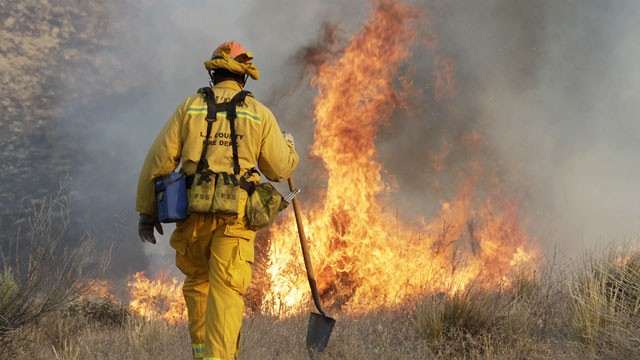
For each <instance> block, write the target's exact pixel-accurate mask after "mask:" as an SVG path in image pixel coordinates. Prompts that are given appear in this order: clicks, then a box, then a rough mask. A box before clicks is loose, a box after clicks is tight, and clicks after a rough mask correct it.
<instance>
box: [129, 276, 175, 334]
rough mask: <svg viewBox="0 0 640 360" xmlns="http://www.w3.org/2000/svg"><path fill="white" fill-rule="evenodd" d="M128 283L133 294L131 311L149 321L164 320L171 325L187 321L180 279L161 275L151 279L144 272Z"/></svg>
mask: <svg viewBox="0 0 640 360" xmlns="http://www.w3.org/2000/svg"><path fill="white" fill-rule="evenodd" d="M133 277H134V280H133V281H130V282H129V283H128V285H129V288H130V292H131V302H130V303H129V309H130V310H131V312H132V313H134V314H136V315H138V316H140V317H142V318H144V319H147V320H157V319H163V320H165V321H166V322H167V323H169V324H175V323H177V322H181V321H185V320H186V319H187V307H186V306H185V303H184V298H183V296H182V289H181V286H182V284H180V283H179V282H178V279H176V278H171V277H169V276H167V275H165V274H159V275H158V276H155V277H154V279H149V278H147V277H146V276H145V275H144V272H137V273H136V274H135V275H134V276H133Z"/></svg>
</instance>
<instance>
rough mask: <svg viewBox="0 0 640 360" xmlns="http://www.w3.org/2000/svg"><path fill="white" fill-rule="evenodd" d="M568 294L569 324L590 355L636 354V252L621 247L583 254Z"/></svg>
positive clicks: (639, 285)
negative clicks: (571, 320) (570, 302)
mask: <svg viewBox="0 0 640 360" xmlns="http://www.w3.org/2000/svg"><path fill="white" fill-rule="evenodd" d="M580 269H581V271H579V272H576V274H575V276H574V279H573V281H572V282H571V286H570V291H571V299H572V309H573V325H574V329H575V333H576V335H577V336H578V338H579V339H580V340H581V341H582V342H583V343H584V344H585V346H587V347H588V348H589V349H590V351H591V352H592V354H593V356H595V357H600V358H609V357H610V356H612V355H615V356H620V358H633V357H634V356H635V357H636V358H637V357H638V356H639V355H638V354H640V250H639V249H638V248H637V246H632V245H625V246H622V247H620V248H610V249H608V250H607V251H605V252H603V253H602V254H599V255H593V254H592V255H586V256H585V257H584V261H583V265H582V266H581V267H580Z"/></svg>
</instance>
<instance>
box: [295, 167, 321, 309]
mask: <svg viewBox="0 0 640 360" xmlns="http://www.w3.org/2000/svg"><path fill="white" fill-rule="evenodd" d="M288 182H289V189H290V191H293V190H294V189H295V188H296V187H295V184H294V183H293V177H290V178H289V180H288ZM292 204H293V212H294V214H295V215H296V225H297V226H298V235H299V236H300V246H301V247H302V257H303V258H304V267H305V269H306V270H307V279H308V280H309V287H311V294H312V295H313V302H314V304H315V305H316V308H317V309H318V311H319V312H320V314H322V315H323V316H327V314H326V313H325V312H324V309H323V308H322V304H320V295H319V294H318V287H317V286H316V278H315V275H314V273H313V265H312V264H311V256H310V255H309V246H308V245H307V236H306V235H305V234H304V226H303V224H302V215H301V214H300V206H299V205H298V198H297V197H294V198H293V200H292Z"/></svg>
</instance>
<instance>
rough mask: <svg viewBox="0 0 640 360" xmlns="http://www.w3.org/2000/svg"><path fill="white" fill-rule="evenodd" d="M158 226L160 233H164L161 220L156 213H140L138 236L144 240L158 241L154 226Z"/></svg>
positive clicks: (153, 242)
mask: <svg viewBox="0 0 640 360" xmlns="http://www.w3.org/2000/svg"><path fill="white" fill-rule="evenodd" d="M154 227H155V228H156V230H158V232H159V233H160V235H163V234H164V232H163V231H162V224H160V220H158V217H157V216H155V215H149V214H142V213H141V214H140V219H139V220H138V236H139V237H140V240H142V242H150V243H152V244H155V243H156V237H155V236H154V235H153V228H154Z"/></svg>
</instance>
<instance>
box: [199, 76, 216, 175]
mask: <svg viewBox="0 0 640 360" xmlns="http://www.w3.org/2000/svg"><path fill="white" fill-rule="evenodd" d="M198 92H199V93H201V94H203V95H204V99H205V101H206V102H207V118H206V121H207V135H206V136H205V138H204V144H203V146H202V153H201V154H200V161H199V162H198V167H197V169H196V171H197V172H199V173H200V172H203V171H204V170H206V169H208V168H209V162H208V161H207V147H208V146H209V136H211V128H212V127H213V123H214V122H215V121H216V120H217V119H216V118H217V113H218V111H217V106H216V97H215V96H214V95H213V90H211V88H210V87H203V88H201V89H200V90H198Z"/></svg>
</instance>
